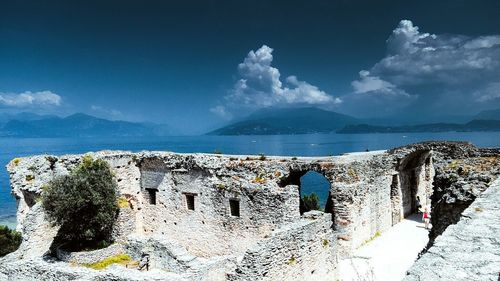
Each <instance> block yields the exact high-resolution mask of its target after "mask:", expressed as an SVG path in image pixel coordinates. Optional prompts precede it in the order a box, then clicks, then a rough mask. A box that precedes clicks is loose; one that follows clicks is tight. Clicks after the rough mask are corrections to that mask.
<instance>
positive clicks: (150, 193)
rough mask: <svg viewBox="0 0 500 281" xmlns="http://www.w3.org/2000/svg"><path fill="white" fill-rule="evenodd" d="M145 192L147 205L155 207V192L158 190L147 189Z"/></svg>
mask: <svg viewBox="0 0 500 281" xmlns="http://www.w3.org/2000/svg"><path fill="white" fill-rule="evenodd" d="M146 191H147V192H148V198H149V204H151V205H156V192H157V191H158V190H156V189H151V188H147V189H146Z"/></svg>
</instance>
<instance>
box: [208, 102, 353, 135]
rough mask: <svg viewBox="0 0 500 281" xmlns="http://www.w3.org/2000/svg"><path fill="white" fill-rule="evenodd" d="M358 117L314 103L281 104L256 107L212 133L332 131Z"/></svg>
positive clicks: (351, 122)
mask: <svg viewBox="0 0 500 281" xmlns="http://www.w3.org/2000/svg"><path fill="white" fill-rule="evenodd" d="M355 123H359V121H358V119H356V118H354V117H351V116H348V115H344V114H340V113H336V112H333V111H327V110H322V109H318V108H313V107H306V108H278V109H264V110H259V111H256V112H255V113H253V114H251V115H250V116H248V117H247V118H245V119H244V120H242V121H238V122H235V123H233V124H230V125H228V126H224V127H222V128H219V129H217V130H215V131H212V132H210V133H209V134H213V135H279V134H307V133H329V132H335V131H336V130H337V129H340V128H343V127H344V126H346V125H349V124H355Z"/></svg>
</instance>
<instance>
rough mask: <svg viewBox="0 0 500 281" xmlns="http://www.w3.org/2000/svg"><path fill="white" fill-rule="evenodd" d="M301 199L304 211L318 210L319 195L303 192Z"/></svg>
mask: <svg viewBox="0 0 500 281" xmlns="http://www.w3.org/2000/svg"><path fill="white" fill-rule="evenodd" d="M302 201H303V202H304V212H309V211H312V210H320V206H319V197H318V195H317V194H316V193H314V192H312V193H311V194H309V195H308V194H305V195H304V196H302Z"/></svg>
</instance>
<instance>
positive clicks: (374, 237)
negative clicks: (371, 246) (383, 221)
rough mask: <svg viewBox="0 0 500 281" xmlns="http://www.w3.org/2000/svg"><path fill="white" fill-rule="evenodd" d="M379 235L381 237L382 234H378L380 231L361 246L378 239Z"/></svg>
mask: <svg viewBox="0 0 500 281" xmlns="http://www.w3.org/2000/svg"><path fill="white" fill-rule="evenodd" d="M380 235H382V234H381V233H380V231H377V232H375V234H374V235H373V237H371V238H370V239H368V240H365V242H363V244H361V246H364V245H366V244H368V243H370V242H372V241H373V240H375V239H376V238H377V237H380Z"/></svg>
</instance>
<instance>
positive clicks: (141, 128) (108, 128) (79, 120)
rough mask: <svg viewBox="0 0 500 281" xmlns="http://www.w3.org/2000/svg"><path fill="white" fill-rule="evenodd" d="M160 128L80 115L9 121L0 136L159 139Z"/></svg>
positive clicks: (1, 130) (0, 131)
mask: <svg viewBox="0 0 500 281" xmlns="http://www.w3.org/2000/svg"><path fill="white" fill-rule="evenodd" d="M157 126H159V125H154V124H141V123H133V122H126V121H110V120H106V119H102V118H97V117H94V116H90V115H86V114H83V113H77V114H73V115H70V116H68V117H65V118H61V117H54V116H52V117H47V118H42V119H34V120H26V119H25V120H10V121H8V122H6V123H5V124H4V125H3V126H1V127H0V136H11V137H120V136H123V137H125V136H158V135H161V133H160V132H158V130H162V131H163V132H164V129H163V128H162V127H161V126H160V129H159V128H158V127H157Z"/></svg>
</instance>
